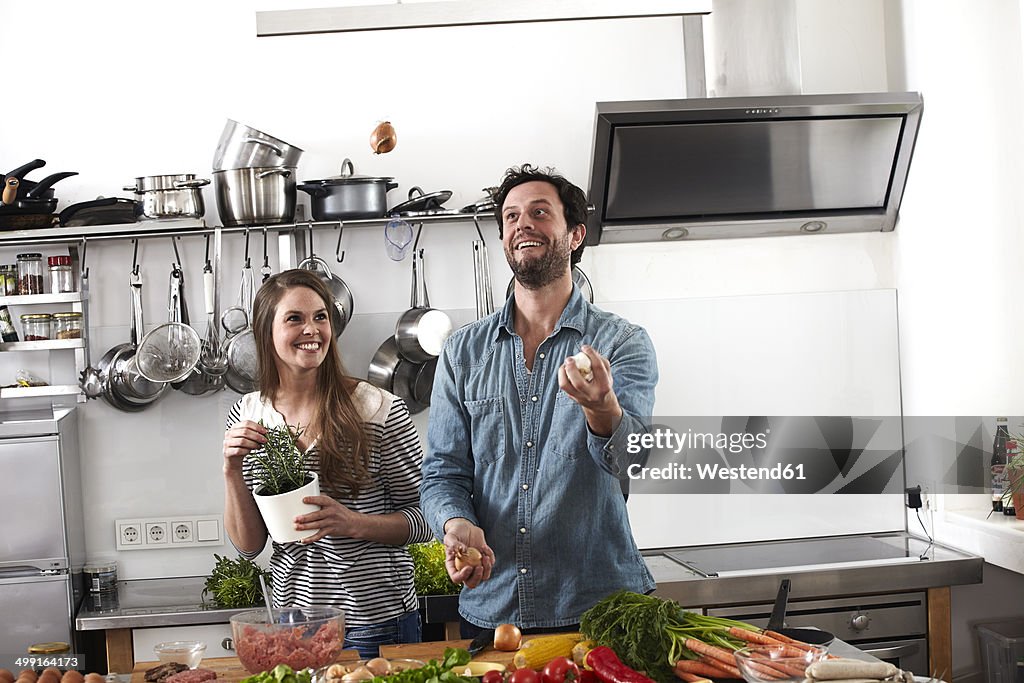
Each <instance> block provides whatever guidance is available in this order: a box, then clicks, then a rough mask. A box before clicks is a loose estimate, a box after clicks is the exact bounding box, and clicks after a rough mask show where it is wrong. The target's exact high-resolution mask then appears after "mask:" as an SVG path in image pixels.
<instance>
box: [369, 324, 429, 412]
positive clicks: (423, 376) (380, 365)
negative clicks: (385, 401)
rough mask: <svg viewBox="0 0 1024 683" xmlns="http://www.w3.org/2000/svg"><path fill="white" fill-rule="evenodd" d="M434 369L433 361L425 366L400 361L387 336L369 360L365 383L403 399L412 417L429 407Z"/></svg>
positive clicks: (391, 339) (403, 360) (400, 358)
mask: <svg viewBox="0 0 1024 683" xmlns="http://www.w3.org/2000/svg"><path fill="white" fill-rule="evenodd" d="M436 367H437V359H436V358H434V359H431V360H430V361H427V362H426V363H413V362H410V361H407V360H405V359H404V358H402V356H401V355H400V354H399V353H398V343H397V342H396V341H395V338H394V337H393V336H391V337H388V338H387V339H385V340H384V343H383V344H381V345H380V347H379V348H378V349H377V352H376V353H374V354H373V358H371V359H370V367H369V369H368V370H367V372H366V379H367V380H369V382H370V384H372V385H374V386H375V387H380V388H381V389H384V390H385V391H390V392H391V393H393V394H395V395H396V396H400V397H401V398H403V399H405V403H406V406H407V407H408V408H409V412H410V413H411V414H413V415H415V414H416V413H419V412H421V411H423V410H425V409H426V408H427V406H429V405H430V391H431V389H432V388H433V385H434V369H435V368H436Z"/></svg>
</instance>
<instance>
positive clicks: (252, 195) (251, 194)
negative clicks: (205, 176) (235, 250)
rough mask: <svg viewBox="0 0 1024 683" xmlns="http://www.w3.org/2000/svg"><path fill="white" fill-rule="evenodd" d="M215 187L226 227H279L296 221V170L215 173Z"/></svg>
mask: <svg viewBox="0 0 1024 683" xmlns="http://www.w3.org/2000/svg"><path fill="white" fill-rule="evenodd" d="M213 185H214V190H215V191H216V193H217V210H218V211H219V212H220V220H221V222H222V223H223V224H224V225H226V226H237V225H276V224H278V223H291V222H292V221H293V220H294V219H295V169H294V168H236V169H233V170H229V171H214V172H213Z"/></svg>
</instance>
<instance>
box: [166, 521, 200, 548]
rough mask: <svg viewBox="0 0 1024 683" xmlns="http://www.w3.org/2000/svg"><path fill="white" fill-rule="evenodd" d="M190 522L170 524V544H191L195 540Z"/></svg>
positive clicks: (192, 525)
mask: <svg viewBox="0 0 1024 683" xmlns="http://www.w3.org/2000/svg"><path fill="white" fill-rule="evenodd" d="M194 528H195V527H194V524H193V523H192V520H187V521H181V522H171V543H191V542H192V541H194V540H195V533H194V531H193V530H194Z"/></svg>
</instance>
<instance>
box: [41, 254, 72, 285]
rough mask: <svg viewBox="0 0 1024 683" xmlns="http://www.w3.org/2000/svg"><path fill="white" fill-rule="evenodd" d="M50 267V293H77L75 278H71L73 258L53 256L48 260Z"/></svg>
mask: <svg viewBox="0 0 1024 683" xmlns="http://www.w3.org/2000/svg"><path fill="white" fill-rule="evenodd" d="M46 263H47V265H48V266H49V267H50V293H52V294H62V293H65V292H73V291H75V282H74V278H72V277H71V257H70V256H51V257H49V258H48V259H46Z"/></svg>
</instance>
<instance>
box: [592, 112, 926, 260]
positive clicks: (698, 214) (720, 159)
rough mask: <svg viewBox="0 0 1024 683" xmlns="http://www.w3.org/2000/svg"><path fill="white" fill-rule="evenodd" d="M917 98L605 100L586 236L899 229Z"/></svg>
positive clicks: (603, 239)
mask: <svg viewBox="0 0 1024 683" xmlns="http://www.w3.org/2000/svg"><path fill="white" fill-rule="evenodd" d="M922 108H923V102H922V99H921V96H920V94H918V93H856V94H848V95H782V96H777V97H776V96H762V97H728V98H709V99H683V100H654V101H634V102H599V103H598V104H597V114H596V122H595V133H594V148H593V154H592V157H591V173H590V201H591V203H592V204H593V205H594V207H595V210H594V212H593V214H592V215H591V218H590V220H589V222H588V225H587V243H588V244H598V243H603V244H606V243H610V242H649V241H657V240H679V239H718V238H730V237H762V236H769V235H800V234H808V233H824V234H827V233H843V232H875V231H883V232H885V231H890V230H893V229H894V228H895V226H896V219H897V216H898V213H899V207H900V201H901V200H902V198H903V188H904V185H905V183H906V179H907V172H908V170H909V169H910V160H911V156H912V154H913V151H914V140H915V138H916V136H917V131H918V127H919V125H920V119H921V111H922Z"/></svg>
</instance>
